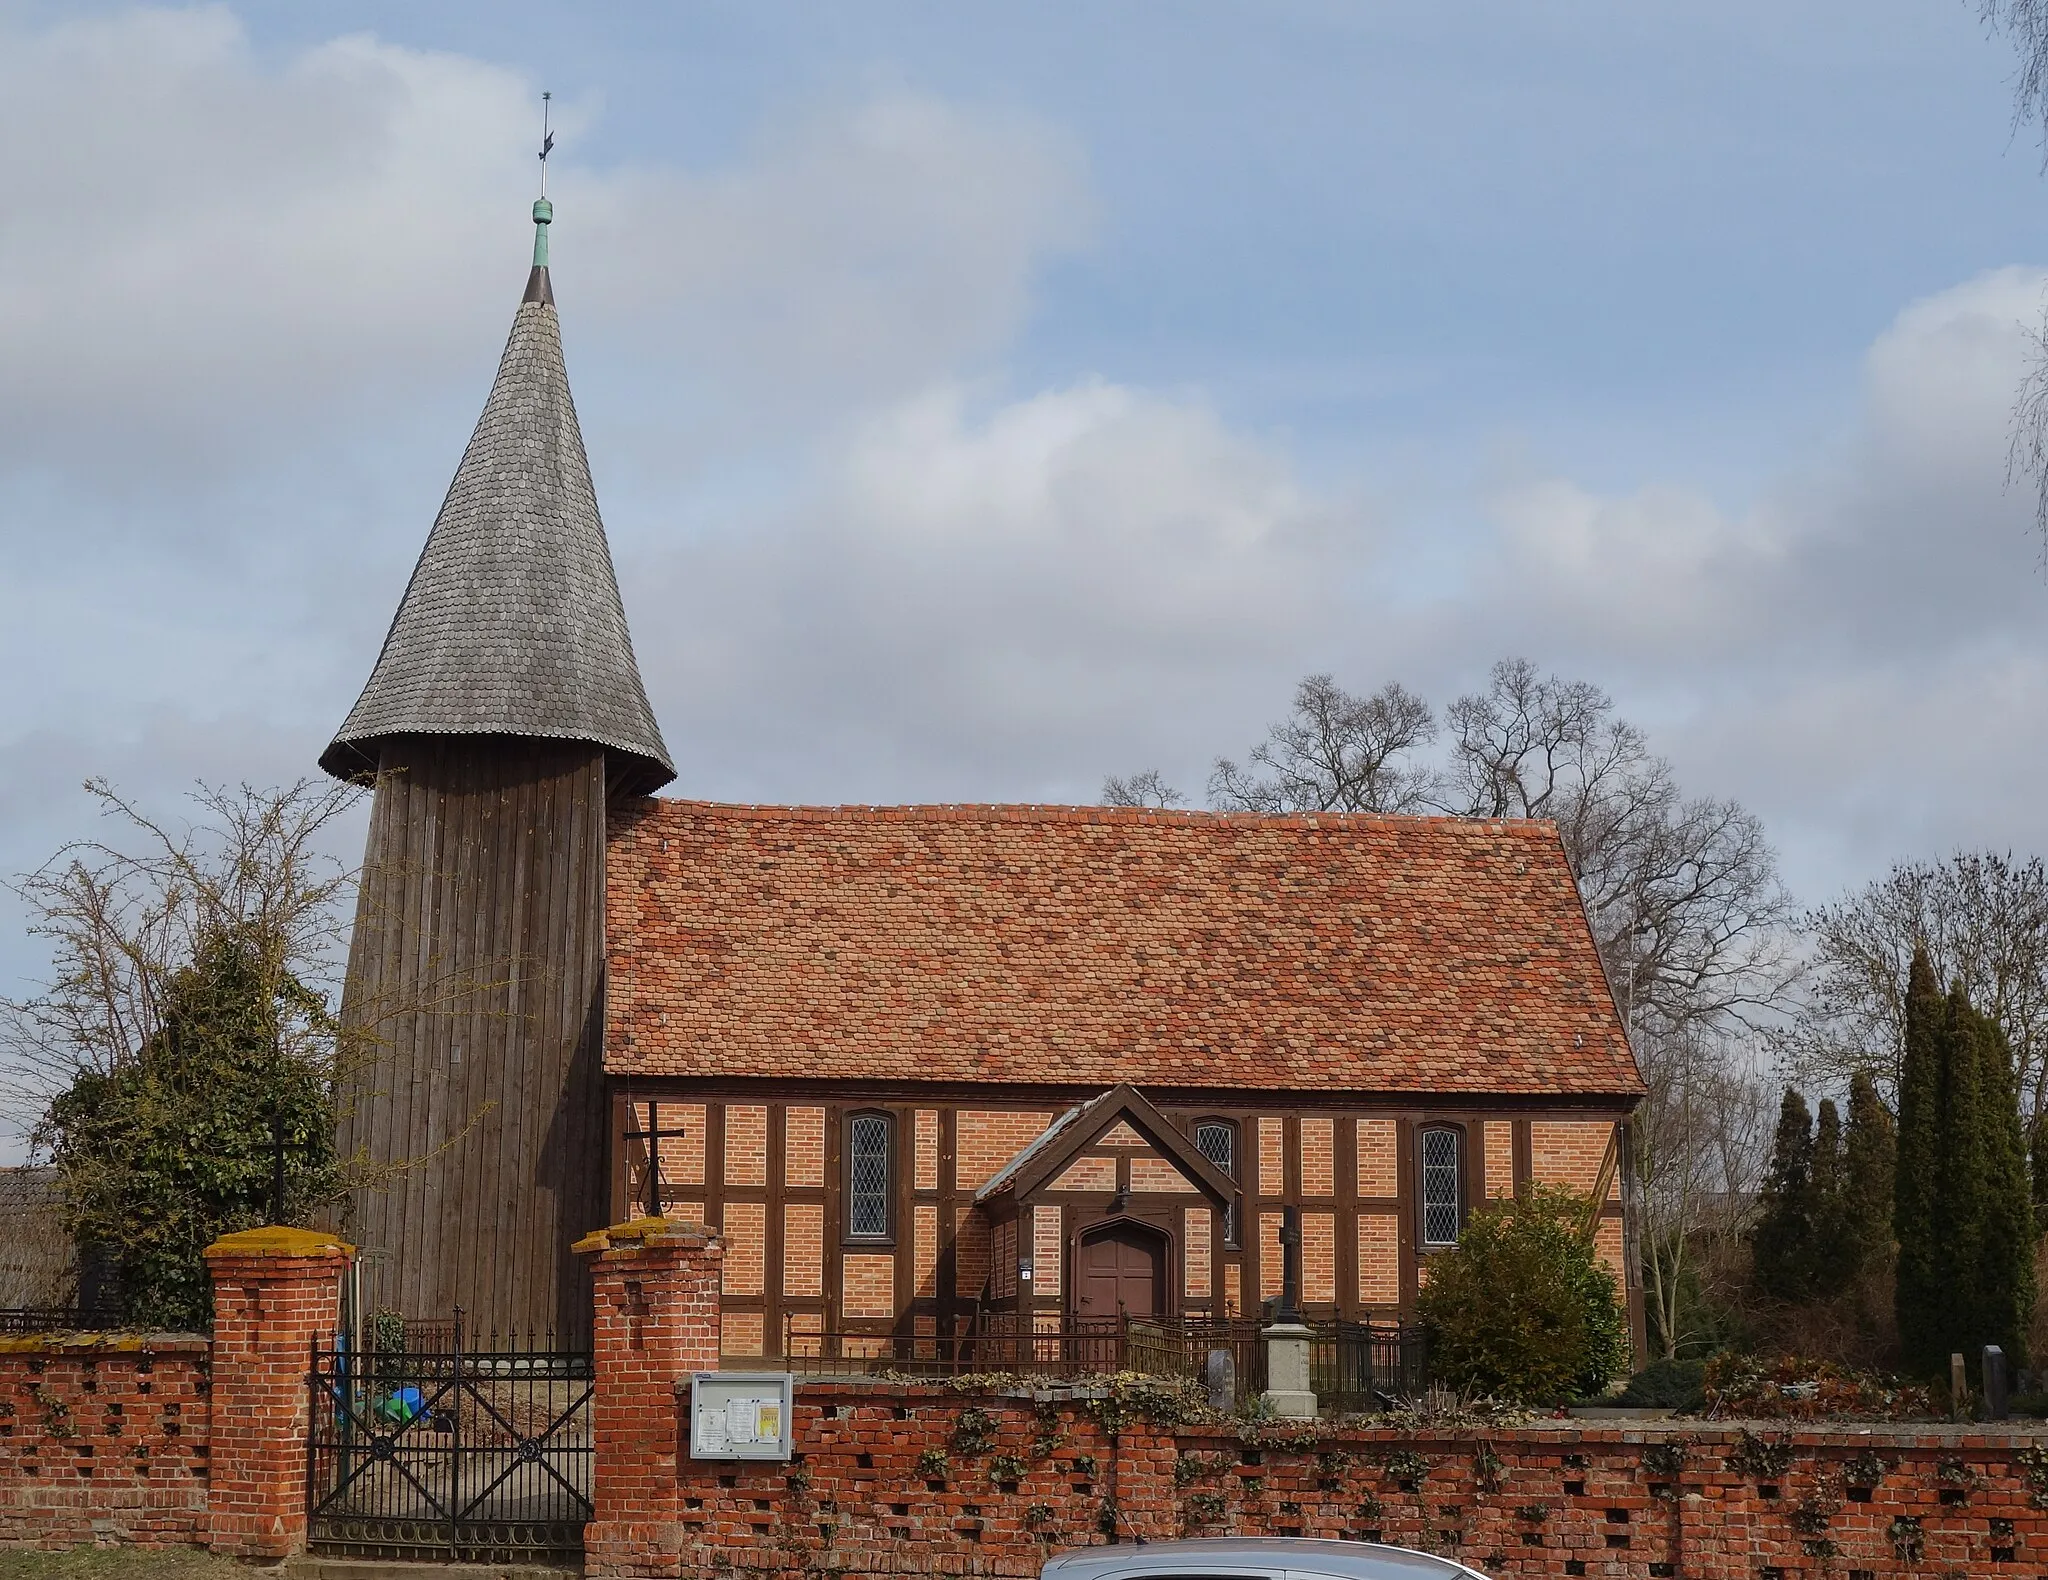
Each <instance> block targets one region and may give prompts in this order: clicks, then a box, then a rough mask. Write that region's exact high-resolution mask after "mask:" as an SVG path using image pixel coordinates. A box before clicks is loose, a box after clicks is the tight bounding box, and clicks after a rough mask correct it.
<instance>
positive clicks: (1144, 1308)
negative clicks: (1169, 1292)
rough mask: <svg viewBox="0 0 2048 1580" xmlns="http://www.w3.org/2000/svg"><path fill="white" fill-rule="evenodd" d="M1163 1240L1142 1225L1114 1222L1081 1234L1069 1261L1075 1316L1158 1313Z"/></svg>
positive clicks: (1163, 1274)
mask: <svg viewBox="0 0 2048 1580" xmlns="http://www.w3.org/2000/svg"><path fill="white" fill-rule="evenodd" d="M1165 1285H1166V1237H1165V1236H1164V1235H1162V1234H1160V1233H1159V1232H1158V1231H1157V1230H1156V1229H1147V1228H1145V1227H1144V1226H1143V1225H1142V1224H1135V1223H1113V1224H1108V1225H1105V1226H1104V1227H1103V1228H1101V1229H1097V1230H1094V1231H1093V1232H1091V1233H1089V1234H1087V1235H1084V1236H1083V1237H1082V1240H1081V1249H1080V1254H1079V1255H1078V1256H1077V1257H1076V1258H1075V1261H1074V1297H1075V1299H1074V1307H1075V1312H1074V1314H1075V1315H1076V1316H1081V1317H1113V1316H1115V1315H1116V1314H1117V1313H1118V1312H1119V1311H1121V1312H1123V1313H1124V1314H1125V1315H1127V1316H1133V1317H1156V1316H1159V1315H1160V1314H1161V1309H1162V1305H1163V1299H1162V1292H1163V1290H1164V1288H1165Z"/></svg>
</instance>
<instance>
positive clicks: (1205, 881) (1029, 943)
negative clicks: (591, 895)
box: [605, 800, 1642, 1099]
mask: <svg viewBox="0 0 2048 1580" xmlns="http://www.w3.org/2000/svg"><path fill="white" fill-rule="evenodd" d="M608 887H609V898H608V900H607V934H608V952H609V963H610V977H609V986H608V994H609V1000H608V1006H607V1032H606V1039H605V1068H606V1069H607V1070H609V1071H611V1072H613V1073H616V1074H635V1075H676V1076H712V1077H716V1076H779V1077H786V1078H787V1077H808V1078H814V1079H828V1080H864V1079H905V1080H938V1081H988V1082H1007V1083H1029V1084H1044V1083H1048V1082H1060V1083H1097V1082H1099V1083H1101V1084H1102V1085H1105V1086H1109V1085H1114V1084H1115V1083H1117V1082H1119V1081H1130V1082H1133V1083H1135V1084H1137V1085H1140V1086H1178V1087H1218V1088H1240V1089H1242V1088H1256V1089H1266V1090H1274V1089H1288V1088H1298V1087H1314V1088H1320V1089H1329V1090H1343V1091H1355V1092H1417V1093H1422V1092H1447V1093H1499V1094H1503V1095H1508V1094H1569V1095H1574V1096H1614V1097H1619V1098H1624V1099H1628V1098H1633V1097H1634V1096H1635V1095H1636V1094H1638V1093H1640V1092H1641V1090H1642V1081H1641V1078H1640V1076H1639V1075H1638V1074H1637V1071H1636V1066H1635V1060H1634V1058H1633V1057H1632V1056H1631V1054H1630V1053H1629V1050H1628V1044H1627V1041H1626V1039H1625V1037H1624V1035H1623V1032H1622V1027H1621V1022H1620V1020H1619V1018H1618V1017H1617V1016H1616V1014H1615V1009H1614V1002H1613V999H1612V998H1611V997H1610V995H1609V993H1608V990H1607V984H1606V981H1605V979H1604V978H1603V976H1602V975H1601V971H1600V964H1599V960H1598V957H1597V956H1596V955H1595V953H1594V949H1593V942H1592V939H1591V937H1590V935H1589V934H1588V932H1587V929H1586V922H1585V916H1584V913H1583V912H1582V911H1581V910H1580V908H1579V902H1578V896H1577V894H1576V892H1575V891H1574V889H1573V887H1572V881H1571V875H1570V873H1569V871H1568V870H1567V868H1566V866H1565V859H1564V850H1563V847H1562V846H1561V845H1560V844H1559V843H1558V838H1557V832H1556V829H1555V828H1554V827H1553V826H1552V825H1550V824H1548V823H1532V822H1473V821H1466V820H1462V819H1453V818H1407V817H1369V816H1361V815H1342V814H1318V815H1314V816H1293V817H1254V816H1249V815H1238V814H1228V815H1225V814H1217V813H1204V812H1151V811H1136V810H1122V809H1110V808H1105V807H1032V806H928V807H749V806H721V805H716V804H712V803H708V802H698V801H654V800H641V801H634V802H630V803H627V804H626V805H624V806H623V807H621V808H619V809H618V810H616V811H615V812H614V813H613V817H612V832H611V844H610V849H609V857H608Z"/></svg>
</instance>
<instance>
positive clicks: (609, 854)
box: [321, 200, 1643, 1364]
mask: <svg viewBox="0 0 2048 1580" xmlns="http://www.w3.org/2000/svg"><path fill="white" fill-rule="evenodd" d="M552 218H553V214H552V210H551V209H550V208H549V207H548V205H547V203H546V201H545V200H543V201H542V202H541V203H539V204H537V205H536V206H535V211H534V219H535V223H536V242H535V256H534V264H533V268H532V270H531V272H530V274H529V276H528V281H527V287H526V292H525V296H524V299H523V300H522V301H521V303H520V305H519V308H518V311H517V314H516V315H515V318H514V321H513V327H512V333H511V337H510V339H509V340H508V342H507V344H506V347H505V351H504V355H503V357H502V359H501V361H500V363H499V368H498V375H497V381H496V383H495V385H494V386H493V388H492V391H491V394H490V397H489V399H488V400H487V402H486V403H485V407H484V413H483V416H482V418H481V419H480V421H479V422H478V424H477V428H476V432H475V434H474V436H473V437H472V438H471V440H470V443H469V447H468V449H467V450H466V451H465V453H464V455H463V457H462V460H461V463H460V465H459V466H458V468H457V470H456V474H455V479H454V482H453V483H452V484H451V486H450V488H449V492H448V495H447V498H446V500H445V501H444V502H443V504H442V507H441V511H440V515H439V516H438V518H437V519H436V520H435V522H434V525H433V529H432V531H431V532H430V534H429V535H428V539H427V543H426V547H425V549H424V551H423V552H422V554H421V556H420V560H419V564H418V566H417V568H416V569H415V570H414V572H413V576H412V581H411V583H410V585H409V586H408V587H407V588H406V590H405V593H404V596H403V598H402V599H401V600H400V603H399V606H398V612H397V615H396V617H395V618H394V619H393V621H392V624H391V628H390V631H389V633H388V635H387V636H386V638H385V642H384V647H383V651H382V653H381V655H380V656H379V658H378V660H377V662H376V665H375V667H374V668H373V670H372V671H371V675H370V679H369V682H368V684H367V686H366V687H365V689H364V691H363V695H362V698H361V700H360V701H359V702H358V703H357V704H356V706H355V708H354V710H353V711H352V712H351V713H350V714H349V717H348V719H347V721H346V722H345V723H344V724H343V726H342V728H341V730H340V732H339V733H338V734H337V736H336V738H335V740H334V742H333V744H332V745H330V746H329V748H328V749H327V752H326V753H325V755H324V756H323V757H322V758H321V765H322V767H324V768H326V769H327V770H328V771H329V772H331V773H334V774H337V775H340V776H343V777H361V778H365V779H369V780H373V781H374V783H375V786H376V789H375V800H374V804H373V810H372V817H371V831H370V837H369V846H368V850H367V852H366V858H365V867H364V881H363V886H362V893H361V900H360V906H359V914H358V918H357V923H356V931H355V936H354V942H353V946H352V953H351V959H350V980H349V988H348V993H347V997H346V1001H345V1004H344V1016H345V1019H346V1020H347V1022H348V1024H349V1025H350V1026H351V1027H352V1028H354V1029H355V1030H356V1032H357V1033H358V1034H359V1035H360V1037H361V1038H362V1040H363V1043H364V1046H365V1048H366V1050H367V1051H366V1053H365V1054H364V1055H363V1056H362V1057H361V1058H360V1059H359V1060H358V1061H357V1065H356V1067H355V1068H353V1069H352V1070H351V1071H350V1072H348V1075H347V1079H346V1081H345V1083H344V1100H343V1104H342V1117H341V1126H342V1137H341V1140H342V1146H343V1149H344V1151H345V1152H347V1153H349V1154H351V1155H354V1156H356V1157H357V1158H358V1159H360V1160H363V1161H365V1162H367V1163H368V1164H370V1165H372V1166H373V1168H375V1169H377V1170H379V1171H380V1172H379V1173H378V1174H377V1176H376V1177H375V1178H374V1179H373V1180H372V1181H371V1183H370V1184H368V1185H366V1186H365V1188H363V1189H362V1190H360V1191H358V1192H357V1195H356V1199H355V1201H354V1205H353V1214H354V1216H353V1222H352V1232H353V1234H354V1236H355V1238H356V1239H357V1241H358V1243H359V1244H360V1245H361V1246H362V1248H363V1256H364V1263H363V1276H364V1280H365V1287H366V1298H367V1301H368V1302H369V1303H373V1304H375V1305H380V1306H386V1307H389V1308H392V1309H396V1310H399V1311H402V1312H404V1313H407V1314H409V1315H422V1316H426V1315H436V1316H438V1315H445V1314H446V1313H447V1312H448V1310H449V1309H450V1308H452V1307H456V1306H461V1307H462V1308H464V1310H465V1311H466V1312H467V1313H468V1314H469V1317H470V1320H471V1321H472V1322H473V1323H476V1324H478V1325H482V1326H492V1325H495V1326H498V1327H501V1328H505V1327H514V1328H552V1329H553V1330H555V1331H556V1332H557V1333H558V1334H560V1335H562V1336H563V1337H564V1340H565V1341H566V1342H580V1341H581V1339H582V1337H583V1336H584V1335H585V1334H587V1330H588V1320H589V1319H588V1313H587V1305H588V1301H587V1293H586V1285H585V1282H584V1276H583V1272H582V1269H581V1268H580V1266H579V1265H578V1264H577V1262H576V1260H575V1258H573V1257H572V1256H571V1255H570V1253H569V1250H568V1248H569V1245H570V1244H571V1242H573V1241H574V1240H575V1239H577V1238H578V1237H579V1236H581V1235H582V1234H584V1233H585V1232H587V1231H588V1230H590V1229H592V1228H595V1227H597V1226H599V1225H600V1224H602V1223H605V1222H608V1221H615V1220H618V1219H620V1218H623V1217H628V1216H633V1215H636V1214H638V1213H642V1212H646V1211H650V1210H659V1211H663V1212H667V1213H671V1214H676V1215H680V1216H685V1217H688V1218H692V1219H701V1220H702V1221H704V1222H706V1223H707V1224H709V1225H711V1226H712V1227H713V1228H715V1229H717V1230H719V1231H720V1232H721V1234H722V1235H723V1237H724V1240H725V1246H726V1250H725V1257H724V1264H723V1266H724V1291H723V1315H722V1322H723V1348H724V1352H725V1354H726V1355H727V1356H728V1357H729V1358H730V1359H731V1360H732V1361H733V1362H734V1363H735V1364H747V1363H753V1362H758V1361H763V1360H773V1359H776V1358H778V1357H787V1356H790V1355H808V1354H815V1353H817V1352H818V1348H819V1346H820V1345H821V1344H827V1343H830V1344H833V1345H840V1344H843V1343H845V1342H847V1339H848V1336H850V1335H869V1336H873V1337H875V1338H878V1339H879V1338H881V1337H883V1336H896V1337H897V1338H899V1339H903V1338H908V1337H910V1336H916V1335H924V1336H928V1337H932V1338H937V1337H939V1336H944V1335H955V1334H960V1333H965V1332H969V1331H973V1330H974V1329H976V1327H977V1326H978V1325H988V1324H994V1323H1002V1322H1009V1323H1024V1324H1029V1325H1036V1326H1041V1327H1049V1326H1057V1325H1060V1324H1062V1323H1066V1322H1069V1321H1072V1320H1077V1319H1088V1318H1102V1317H1114V1316H1116V1315H1118V1314H1120V1313H1121V1314H1124V1315H1127V1316H1162V1317H1164V1316H1173V1315H1187V1316H1219V1317H1220V1316H1231V1315H1252V1314H1256V1313H1257V1312H1258V1311H1259V1309H1260V1307H1261V1304H1262V1302H1264V1301H1265V1300H1267V1299H1270V1298H1271V1297H1273V1296H1275V1295H1277V1294H1278V1293H1279V1291H1280V1282H1281V1253H1280V1238H1281V1225H1282V1222H1283V1218H1284V1216H1285V1214H1286V1212H1287V1210H1288V1209H1295V1210H1296V1211H1297V1212H1298V1214H1299V1221H1300V1225H1301V1245H1302V1288H1301V1293H1302V1297H1303V1300H1304V1304H1305V1308H1306V1312H1307V1314H1308V1315H1309V1316H1310V1317H1311V1318H1312V1319H1313V1318H1317V1317H1345V1318H1395V1317H1399V1316H1401V1315H1402V1314H1404V1313H1406V1312H1408V1311H1409V1310H1410V1309H1411V1308H1412V1306H1413V1303H1414V1301H1415V1299H1416V1295H1417V1292H1418V1290H1419V1289H1420V1287H1421V1285H1422V1284H1423V1282H1424V1281H1425V1280H1426V1279H1427V1277H1428V1270H1429V1262H1430V1258H1431V1257H1432V1256H1433V1255H1434V1254H1436V1253H1437V1252H1439V1251H1441V1250H1443V1249H1444V1248H1446V1247H1449V1246H1451V1245H1453V1244H1455V1243H1456V1241H1457V1239H1458V1236H1459V1233H1460V1231H1461V1229H1462V1226H1463V1224H1464V1222H1465V1221H1466V1219H1467V1217H1468V1216H1469V1215H1470V1214H1471V1212H1473V1211H1474V1210H1475V1209H1476V1208H1478V1207H1479V1206H1481V1205H1482V1204H1483V1203H1484V1202H1486V1201H1487V1200H1489V1199H1491V1198H1497V1197H1502V1196H1506V1195H1510V1194H1512V1193H1514V1192H1515V1191H1517V1190H1519V1189H1522V1188H1524V1187H1526V1186H1528V1185H1530V1184H1532V1183H1541V1182H1552V1181H1554V1182H1558V1183H1562V1184H1567V1185H1570V1186H1572V1187H1574V1188H1575V1189H1577V1190H1579V1191H1581V1192H1583V1193H1586V1194H1588V1195H1590V1196H1592V1197H1593V1198H1594V1199H1595V1200H1596V1201H1597V1202H1598V1203H1599V1205H1598V1206H1597V1208H1596V1209H1595V1218H1594V1219H1593V1220H1592V1221H1591V1222H1590V1224H1589V1227H1590V1229H1591V1231H1592V1232H1593V1234H1594V1240H1595V1244H1596V1246H1597V1247H1598V1248H1599V1251H1600V1253H1601V1254H1602V1256H1603V1257H1604V1258H1605V1259H1606V1260H1607V1261H1608V1263H1609V1264H1610V1265H1611V1266H1612V1267H1613V1268H1614V1269H1615V1270H1616V1272H1617V1273H1618V1274H1619V1275H1620V1276H1621V1277H1622V1279H1623V1281H1624V1285H1625V1287H1626V1289H1627V1291H1628V1295H1629V1305H1630V1309H1631V1314H1632V1317H1633V1319H1634V1322H1635V1324H1636V1327H1637V1332H1638V1335H1640V1322H1641V1302H1640V1290H1639V1287H1638V1282H1637V1277H1636V1272H1635V1265H1634V1256H1633V1254H1632V1242H1633V1234H1632V1232H1631V1231H1632V1225H1631V1222H1630V1220H1631V1218H1632V1215H1633V1207H1632V1193H1631V1187H1630V1182H1629V1179H1628V1171H1627V1159H1628V1146H1627V1123H1628V1116H1629V1114H1630V1112H1631V1111H1632V1110H1633V1108H1634V1107H1635V1105H1636V1103H1637V1102H1638V1100H1639V1099H1640V1098H1641V1096H1642V1091H1643V1087H1642V1082H1641V1077H1640V1075H1639V1074H1638V1071H1637V1068H1636V1064H1635V1061H1634V1058H1633V1056H1632V1054H1631V1052H1630V1049H1629V1045H1628V1040H1627V1037H1626V1034H1625V1031H1624V1028H1623V1025H1622V1022H1621V1019H1620V1017H1619V1016H1618V1014H1617V1013H1616V1009H1615V1004H1614V1000H1613V997H1612V995H1611V993H1610V991H1609V989H1608V985H1607V982H1606V979H1605V977H1604V975H1603V972H1602V969H1601V965H1600V960H1599V956H1598V954H1597V952H1596V950H1595V948H1594V945H1593V940H1592V937H1591V934H1590V931H1589V929H1588V927H1587V923H1586V918H1585V914H1584V911H1583V909H1582V908H1581V906H1580V903H1579V899H1578V894H1577V891H1576V888H1575V886H1574V884H1573V882H1572V877H1571V873H1570V870H1569V868H1568V866H1567V864H1566V860H1565V855H1564V850H1563V846H1562V844H1561V843H1560V841H1559V838H1558V835H1557V831H1556V829H1555V828H1554V827H1553V826H1552V825H1550V824H1547V823H1541V822H1515V821H1483V820H1466V819H1451V818H1417V817H1381V816H1365V815H1349V814H1321V813H1319V814H1301V815H1289V816H1255V815H1249V814H1236V813H1231V814H1220V813H1206V812H1179V811H1149V810H1134V809H1121V808H1106V807H1045V806H957V805H939V806H904V807H865V806H844V807H765V806H735V805H721V804H717V803H711V802H704V801H693V800H679V799H672V798H664V797H659V796H657V795H656V794H655V792H656V791H658V790H660V789H662V788H663V787H665V786H666V785H668V784H669V783H670V782H671V781H672V780H674V779H675V778H676V777H677V771H676V767H675V764H674V762H673V760H672V759H671V757H670V755H669V751H668V748H667V746H666V745H665V744H664V742H663V740H662V736H661V732H660V729H659V727H658V726H657V724H656V722H655V720H654V716H653V713H652V710H651V709H650V708H649V706H648V702H647V698H646V693H645V691H644V689H643V687H642V685H641V680H640V675H639V670H638V667H637V665H636V662H635V660H634V656H633V649H632V641H631V637H630V635H629V634H628V631H627V626H626V619H625V614H624V607H623V604H622V601H621V599H620V595H619V589H618V583H617V580H616V577H615V575H614V572H613V568H612V563H611V557H610V552H609V549H608V547H607V545H606V541H605V535H604V528H603V524H602V522H601V520H600V518H599V515H598V509H597V499H596V493H595V490H594V488H593V486H592V483H591V477H590V469H589V465H588V462H587V460H586V458H585V455H584V450H583V443H582V436H581V433H580V430H579V428H578V425H577V420H576V413H575V407H574V404H573V402H572V400H571V398H570V394H569V386H568V379H567V374H566V371H565V367H564V363H563V357H562V347H561V337H560V329H559V322H558V319H557V314H556V308H555V302H554V293H553V288H552V284H551V279H550V275H549V269H548V261H547V236H548V226H549V224H550V222H551V221H552ZM684 761H685V767H684V780H685V783H686V784H687V777H688V767H687V761H688V754H687V752H685V754H684Z"/></svg>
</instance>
